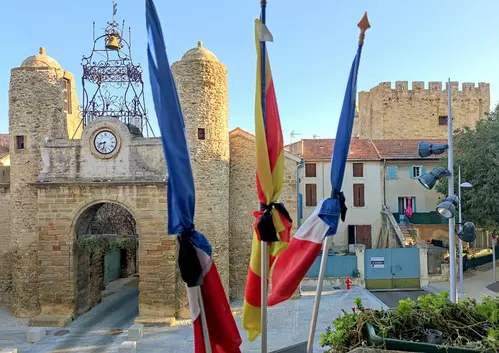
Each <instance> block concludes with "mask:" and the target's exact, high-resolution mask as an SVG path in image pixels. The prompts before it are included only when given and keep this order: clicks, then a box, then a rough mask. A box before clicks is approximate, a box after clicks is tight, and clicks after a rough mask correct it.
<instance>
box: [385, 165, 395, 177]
mask: <svg viewBox="0 0 499 353" xmlns="http://www.w3.org/2000/svg"><path fill="white" fill-rule="evenodd" d="M386 178H387V179H396V178H397V167H395V166H388V167H386Z"/></svg>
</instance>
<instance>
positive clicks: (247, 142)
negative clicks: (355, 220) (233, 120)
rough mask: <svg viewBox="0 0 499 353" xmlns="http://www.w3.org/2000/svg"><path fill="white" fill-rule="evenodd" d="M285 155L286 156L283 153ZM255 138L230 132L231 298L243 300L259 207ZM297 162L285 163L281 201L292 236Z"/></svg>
mask: <svg viewBox="0 0 499 353" xmlns="http://www.w3.org/2000/svg"><path fill="white" fill-rule="evenodd" d="M286 155H287V153H286ZM255 158H256V156H255V138H254V136H253V135H251V134H250V133H248V132H245V131H243V130H240V129H236V130H234V131H232V132H231V133H230V197H229V200H230V204H229V209H230V217H229V219H230V222H229V224H230V242H229V246H230V250H229V260H230V296H231V299H242V298H243V297H244V288H245V284H246V277H247V274H248V266H249V259H250V255H251V242H252V239H253V224H254V220H255V219H254V217H253V212H254V211H257V210H258V209H259V207H260V203H259V201H258V196H257V191H256V176H255V170H256V169H255V168H256V167H255ZM296 167H297V161H296V160H294V159H291V158H289V157H287V158H285V161H284V183H283V187H282V193H281V198H280V201H282V202H283V203H284V205H285V206H286V209H287V210H288V211H289V214H290V215H291V218H292V219H293V228H292V234H294V233H295V232H296V227H297V200H296Z"/></svg>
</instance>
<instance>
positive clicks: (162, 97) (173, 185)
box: [146, 0, 211, 286]
mask: <svg viewBox="0 0 499 353" xmlns="http://www.w3.org/2000/svg"><path fill="white" fill-rule="evenodd" d="M146 24H147V33H148V47H147V56H148V60H149V75H150V81H151V89H152V96H153V100H154V107H155V109H156V115H157V117H158V125H159V129H160V132H161V141H162V142H163V151H164V154H165V160H166V167H167V170H168V233H169V234H180V253H179V267H180V272H181V274H182V279H183V280H184V281H185V282H186V283H187V284H188V286H196V285H200V284H202V268H201V264H200V263H199V260H198V258H197V253H196V250H195V248H194V247H197V248H199V249H202V250H203V251H204V252H205V253H206V254H208V256H210V257H211V245H210V243H209V242H208V240H207V239H206V238H205V237H204V236H203V235H202V234H201V233H199V232H197V231H196V230H194V210H195V203H196V200H195V192H194V178H193V176H192V167H191V160H190V157H189V147H188V144H187V137H186V133H185V126H184V117H183V115H182V109H181V107H180V101H179V99H178V95H177V88H176V86H175V81H174V79H173V74H172V72H171V69H170V64H169V62H168V57H167V55H166V48H165V42H164V39H163V34H162V30H161V24H160V22H159V18H158V15H157V13H156V9H155V7H154V3H153V1H152V0H146Z"/></svg>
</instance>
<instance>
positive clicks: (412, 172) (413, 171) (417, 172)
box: [409, 165, 426, 178]
mask: <svg viewBox="0 0 499 353" xmlns="http://www.w3.org/2000/svg"><path fill="white" fill-rule="evenodd" d="M424 173H426V169H425V168H424V167H422V166H420V165H413V166H411V167H410V169H409V176H410V177H411V178H419V177H420V176H421V175H423V174H424Z"/></svg>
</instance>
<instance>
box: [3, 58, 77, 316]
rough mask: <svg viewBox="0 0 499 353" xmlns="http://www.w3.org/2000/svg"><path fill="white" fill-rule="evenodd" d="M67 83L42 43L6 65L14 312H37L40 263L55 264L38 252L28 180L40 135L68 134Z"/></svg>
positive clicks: (34, 171) (37, 165)
mask: <svg viewBox="0 0 499 353" xmlns="http://www.w3.org/2000/svg"><path fill="white" fill-rule="evenodd" d="M72 84H73V80H72V75H71V74H69V76H68V75H67V74H66V73H65V71H64V70H63V69H62V68H61V66H60V65H59V63H57V61H55V60H54V59H52V58H51V57H49V56H47V55H46V54H45V49H43V48H40V52H39V54H36V55H33V56H30V57H28V58H27V59H26V60H24V61H23V63H22V64H21V67H18V68H14V69H12V71H11V77H10V89H9V135H10V173H11V174H10V175H11V179H10V180H11V181H10V195H11V222H12V223H11V246H12V292H11V308H12V311H13V313H14V315H15V316H18V317H32V316H35V315H37V314H38V313H39V308H40V303H39V296H38V293H39V290H40V289H39V287H40V283H43V282H44V281H45V280H47V279H45V278H43V274H39V270H38V268H39V264H42V265H43V266H57V264H55V263H51V259H50V258H46V259H45V258H38V243H39V239H38V203H37V189H36V187H34V185H33V183H35V182H36V180H37V176H38V175H39V173H40V171H41V170H42V167H43V165H42V159H41V154H40V146H41V145H42V144H43V142H44V139H45V138H46V137H48V138H52V139H56V138H67V136H68V128H67V121H66V118H67V115H68V110H70V109H71V108H68V107H69V106H70V105H71V95H70V94H68V91H71V85H72ZM73 87H74V84H73ZM45 240H48V239H45ZM50 241H51V242H50V243H51V244H52V245H54V249H55V246H60V245H61V244H59V243H58V242H57V239H50ZM64 245H65V244H64ZM50 280H54V281H55V280H57V279H56V278H53V279H50ZM56 300H57V298H54V301H56Z"/></svg>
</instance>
